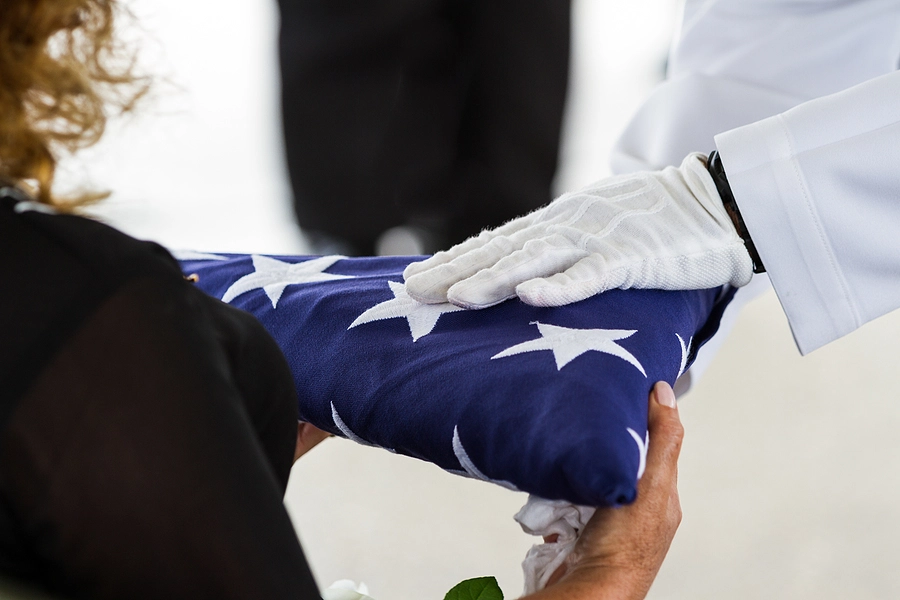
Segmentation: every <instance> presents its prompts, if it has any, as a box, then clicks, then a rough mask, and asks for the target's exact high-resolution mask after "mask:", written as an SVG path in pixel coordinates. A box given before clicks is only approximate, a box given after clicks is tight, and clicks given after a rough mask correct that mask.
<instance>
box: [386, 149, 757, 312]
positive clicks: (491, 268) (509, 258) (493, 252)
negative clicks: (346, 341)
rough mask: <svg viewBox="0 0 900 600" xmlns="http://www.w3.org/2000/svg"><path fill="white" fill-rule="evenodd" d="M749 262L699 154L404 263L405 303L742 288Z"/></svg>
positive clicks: (555, 300) (564, 299)
mask: <svg viewBox="0 0 900 600" xmlns="http://www.w3.org/2000/svg"><path fill="white" fill-rule="evenodd" d="M752 275H753V263H752V261H751V259H750V255H749V254H748V252H747V249H746V248H745V246H744V242H743V240H742V239H741V238H740V236H739V235H738V233H737V231H736V230H735V227H734V225H733V224H732V222H731V219H730V218H729V217H728V214H727V213H726V212H725V209H724V208H723V206H722V201H721V199H720V198H719V194H718V192H717V191H716V186H715V183H714V182H713V179H712V177H711V176H710V175H709V172H708V171H707V169H706V157H705V156H703V155H702V154H691V155H689V156H688V157H687V158H685V159H684V162H683V163H681V167H679V168H675V167H667V168H666V169H663V170H662V171H653V172H644V173H634V174H630V175H622V176H618V177H611V178H609V179H604V180H601V181H599V182H597V183H595V184H593V185H590V186H588V187H586V188H584V189H582V190H581V191H578V192H575V193H570V194H564V195H563V196H561V197H559V198H557V199H556V200H554V201H553V202H551V203H550V204H548V205H547V206H545V207H543V208H540V209H538V210H536V211H534V212H532V213H529V214H527V215H525V216H523V217H519V218H518V219H514V220H512V221H510V222H509V223H507V224H505V225H503V226H501V227H498V228H497V229H494V230H491V231H484V232H482V233H481V234H480V235H478V236H476V237H472V238H469V239H468V240H466V241H465V242H463V243H461V244H459V245H457V246H454V247H453V248H451V249H450V250H447V251H445V252H438V253H437V254H435V255H434V256H432V257H431V258H429V259H427V260H424V261H422V262H418V263H413V264H411V265H409V266H408V267H407V268H406V270H405V271H404V273H403V276H404V278H405V279H406V290H407V292H408V293H409V295H410V296H412V297H413V298H415V299H416V300H419V301H420V302H425V303H429V304H436V303H441V302H448V301H449V302H451V303H453V304H455V305H457V306H462V307H465V308H485V307H487V306H491V305H494V304H497V303H499V302H502V301H504V300H506V299H507V298H512V297H513V296H515V295H518V296H519V298H521V299H522V300H523V301H524V302H526V303H528V304H531V305H534V306H561V305H563V304H569V303H572V302H577V301H579V300H584V299H585V298H588V297H590V296H593V295H594V294H598V293H600V292H603V291H605V290H609V289H613V288H622V289H626V288H655V289H664V290H681V289H705V288H711V287H716V286H719V285H723V284H726V283H730V284H732V285H736V286H740V285H745V284H746V283H748V282H749V281H750V277H751V276H752Z"/></svg>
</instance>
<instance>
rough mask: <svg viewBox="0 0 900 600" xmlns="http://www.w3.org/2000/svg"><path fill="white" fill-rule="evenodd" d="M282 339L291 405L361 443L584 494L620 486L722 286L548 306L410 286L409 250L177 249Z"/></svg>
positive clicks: (624, 492)
mask: <svg viewBox="0 0 900 600" xmlns="http://www.w3.org/2000/svg"><path fill="white" fill-rule="evenodd" d="M176 256H177V257H178V258H179V259H180V260H181V263H182V268H183V269H184V271H185V273H187V274H197V275H198V277H199V280H198V283H197V285H198V286H199V287H200V288H201V289H203V290H204V291H206V292H207V293H209V294H211V295H212V296H215V297H217V298H220V299H222V300H224V301H225V302H229V303H231V304H232V305H234V306H237V307H239V308H242V309H244V310H246V311H248V312H250V313H252V314H254V315H255V316H256V317H257V318H258V319H259V320H260V321H261V322H262V324H263V325H264V326H265V327H266V328H267V329H268V331H269V332H270V333H271V334H272V336H273V337H274V338H275V339H276V340H277V341H278V343H279V344H280V346H281V348H282V350H283V351H284V354H285V356H286V357H287V360H288V363H289V364H290V366H291V370H292V372H293V374H294V379H295V382H296V385H297V392H298V399H299V405H300V417H301V419H303V420H305V421H308V422H310V423H312V424H313V425H315V426H316V427H319V428H321V429H324V430H326V431H330V432H332V433H335V434H337V435H340V436H343V437H346V438H349V439H351V440H353V441H356V442H359V443H361V444H367V445H372V446H379V447H381V448H384V449H387V450H389V451H391V452H397V453H400V454H406V455H408V456H413V457H416V458H420V459H423V460H427V461H430V462H432V463H434V464H436V465H438V466H439V467H441V468H443V469H445V470H447V471H450V472H452V473H457V474H460V475H465V476H469V477H475V478H478V479H483V480H485V481H491V482H493V483H497V484H499V485H502V486H505V487H508V488H513V489H519V490H522V491H527V492H530V493H532V494H535V495H537V496H540V497H543V498H548V499H564V500H568V501H570V502H572V503H575V504H580V505H590V506H598V505H613V504H622V503H627V502H631V501H632V500H633V499H634V497H635V494H636V486H637V480H638V478H639V477H640V475H641V473H642V472H643V469H644V462H645V457H646V450H647V397H648V394H649V392H650V389H651V387H652V386H653V384H654V383H655V382H656V381H659V380H665V381H668V382H669V383H673V382H674V381H675V379H676V378H677V377H678V376H679V375H680V374H681V373H682V372H683V371H684V370H685V369H686V368H687V367H688V366H689V365H690V363H691V361H692V360H693V356H694V354H695V353H696V351H697V349H698V348H699V347H700V345H701V344H702V343H703V342H705V341H706V340H707V339H708V338H709V337H710V336H711V335H712V334H713V333H714V332H715V329H716V328H717V327H718V320H719V317H720V315H721V311H722V309H723V308H724V306H725V305H726V304H727V302H728V300H730V294H728V293H727V292H723V291H722V290H721V289H711V290H701V291H690V292H664V291H656V290H628V291H621V290H615V291H611V292H607V293H605V294H602V295H600V296H596V297H594V298H591V299H588V300H585V301H583V302H579V303H577V304H572V305H569V306H565V307H560V308H536V307H533V306H528V305H526V304H524V303H522V302H519V301H518V300H510V301H507V302H504V303H502V304H500V305H498V306H495V307H492V308H489V309H485V310H480V311H467V310H463V309H460V308H457V307H455V306H452V305H449V304H443V305H425V304H420V303H418V302H416V301H415V300H412V299H411V298H410V297H409V296H408V295H407V294H406V291H405V289H404V286H403V283H402V282H403V277H402V273H403V268H404V267H405V266H406V265H407V264H408V263H410V262H412V261H413V260H418V259H417V258H413V257H405V258H401V257H389V258H344V257H340V256H324V257H300V256H281V257H270V256H260V255H250V256H248V255H211V254H200V253H190V252H188V253H186V252H182V253H176Z"/></svg>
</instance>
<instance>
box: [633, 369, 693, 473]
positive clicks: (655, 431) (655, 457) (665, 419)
mask: <svg viewBox="0 0 900 600" xmlns="http://www.w3.org/2000/svg"><path fill="white" fill-rule="evenodd" d="M648 431H649V434H650V445H649V448H648V449H647V470H646V471H645V473H646V474H647V475H648V476H651V477H653V478H655V479H660V478H674V477H675V476H676V473H677V471H678V456H679V454H681V442H682V439H683V438H684V427H682V425H681V418H680V417H679V415H678V405H677V404H676V402H675V392H673V391H672V387H671V386H670V385H669V384H668V383H666V382H665V381H660V382H658V383H657V384H656V385H655V386H653V391H652V392H650V407H649V423H648ZM642 483H643V481H642ZM648 483H649V482H648Z"/></svg>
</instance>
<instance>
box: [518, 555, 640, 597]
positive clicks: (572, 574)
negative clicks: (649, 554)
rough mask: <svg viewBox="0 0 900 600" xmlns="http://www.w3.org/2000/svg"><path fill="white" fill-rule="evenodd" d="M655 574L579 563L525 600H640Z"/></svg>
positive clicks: (635, 569) (628, 568)
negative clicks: (553, 582)
mask: <svg viewBox="0 0 900 600" xmlns="http://www.w3.org/2000/svg"><path fill="white" fill-rule="evenodd" d="M655 576H656V572H652V573H651V572H648V571H647V570H645V569H640V568H632V567H619V566H610V565H606V564H603V565H600V564H593V565H592V564H587V563H585V562H581V563H579V564H576V565H572V566H570V567H569V570H568V571H567V572H566V574H565V575H564V576H563V577H562V579H560V580H559V581H558V582H556V583H555V584H553V585H549V586H548V587H547V588H545V589H544V590H542V591H540V592H538V593H537V594H534V595H533V596H528V598H529V600H530V599H531V598H534V599H535V600H556V599H559V600H563V599H565V600H644V598H646V596H647V592H648V591H649V590H650V586H651V584H652V583H653V579H654V578H655Z"/></svg>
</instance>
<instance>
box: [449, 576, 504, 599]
mask: <svg viewBox="0 0 900 600" xmlns="http://www.w3.org/2000/svg"><path fill="white" fill-rule="evenodd" d="M444 600H503V590H501V589H500V585H499V584H498V583H497V579H496V578H494V577H476V578H475V579H466V580H465V581H462V582H460V583H457V584H456V585H455V586H453V589H451V590H450V591H449V592H447V595H446V596H444Z"/></svg>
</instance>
